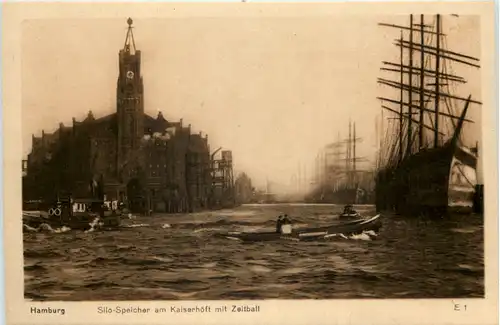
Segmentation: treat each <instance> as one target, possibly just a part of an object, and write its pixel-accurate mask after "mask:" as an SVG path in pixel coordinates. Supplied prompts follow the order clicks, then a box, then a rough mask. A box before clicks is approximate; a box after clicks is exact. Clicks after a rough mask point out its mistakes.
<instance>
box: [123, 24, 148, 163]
mask: <svg viewBox="0 0 500 325" xmlns="http://www.w3.org/2000/svg"><path fill="white" fill-rule="evenodd" d="M127 23H128V30H127V36H126V37H125V44H124V46H123V49H121V50H120V53H119V75H118V82H117V87H116V109H117V122H118V143H117V144H118V148H117V149H118V164H119V165H124V164H127V161H128V160H129V159H131V155H133V153H134V152H136V151H137V150H138V149H139V146H140V143H141V138H142V137H143V135H144V99H143V96H144V94H143V91H144V88H143V83H142V76H141V51H137V50H136V48H135V41H134V34H133V33H132V28H133V27H132V23H133V21H132V19H131V18H129V19H128V20H127Z"/></svg>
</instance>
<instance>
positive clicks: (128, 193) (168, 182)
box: [23, 18, 212, 212]
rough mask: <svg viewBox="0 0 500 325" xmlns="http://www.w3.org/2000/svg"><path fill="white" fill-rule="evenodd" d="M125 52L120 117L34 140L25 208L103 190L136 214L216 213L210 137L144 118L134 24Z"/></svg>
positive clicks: (89, 120) (118, 93) (176, 124)
mask: <svg viewBox="0 0 500 325" xmlns="http://www.w3.org/2000/svg"><path fill="white" fill-rule="evenodd" d="M128 25H129V28H128V31H127V36H126V40H125V45H124V48H123V49H121V50H120V51H119V74H118V81H117V88H116V112H115V113H112V114H110V115H107V116H104V117H101V118H95V117H94V116H93V114H92V112H91V111H90V112H89V113H88V116H87V118H85V119H84V120H83V121H80V122H78V121H76V120H75V118H73V125H72V126H64V125H63V124H62V123H60V124H59V129H58V130H56V131H55V132H54V133H52V134H47V133H45V132H44V131H42V136H41V137H35V136H34V135H33V138H32V149H31V153H30V154H29V155H28V159H27V161H26V162H23V165H24V164H25V165H26V166H23V167H25V168H26V175H25V176H23V198H24V200H39V199H42V200H52V199H54V198H55V197H56V196H57V195H60V194H61V192H64V193H70V194H71V195H72V196H73V197H75V198H76V197H82V198H85V197H89V193H90V192H89V191H91V189H92V188H93V186H92V184H94V185H95V184H100V186H99V187H100V188H101V189H102V191H103V192H104V194H105V195H106V198H107V199H111V200H113V199H118V200H121V201H123V202H125V203H128V205H129V207H130V208H131V210H133V211H137V212H139V211H141V212H144V211H150V210H153V211H157V212H189V211H196V210H200V209H205V208H209V207H210V194H211V188H212V174H211V157H210V148H209V145H208V137H207V136H205V137H202V135H201V133H200V134H192V133H191V127H190V125H189V126H187V127H186V126H184V125H183V123H182V119H181V120H180V122H169V121H167V120H165V118H164V117H163V115H162V114H161V112H160V113H158V116H156V117H151V116H149V115H147V114H145V113H144V87H143V79H142V75H141V51H138V50H136V48H135V41H134V36H133V33H132V26H131V25H132V20H131V19H130V18H129V19H128Z"/></svg>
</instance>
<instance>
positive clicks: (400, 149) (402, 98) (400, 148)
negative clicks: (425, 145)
mask: <svg viewBox="0 0 500 325" xmlns="http://www.w3.org/2000/svg"><path fill="white" fill-rule="evenodd" d="M401 42H403V31H401ZM399 50H400V51H399V61H400V63H401V73H400V78H401V85H403V84H404V76H405V74H404V70H403V65H404V61H403V58H404V57H403V47H402V46H401V47H400V48H399ZM399 90H400V92H399V100H400V103H399V162H400V163H401V162H402V161H403V156H404V152H403V150H404V149H403V122H404V120H403V116H404V104H403V103H404V94H403V91H404V90H403V86H401V87H400V88H399Z"/></svg>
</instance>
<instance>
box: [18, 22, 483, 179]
mask: <svg viewBox="0 0 500 325" xmlns="http://www.w3.org/2000/svg"><path fill="white" fill-rule="evenodd" d="M428 19H433V17H430V16H429V18H428ZM408 20H409V19H408V16H377V17H375V16H372V17H370V16H366V15H364V16H349V17H346V16H345V15H344V16H331V17H315V18H307V19H306V18H259V19H257V18H247V19H245V18H241V17H240V18H237V19H236V18H213V19H211V18H189V19H186V18H182V19H134V26H135V29H134V35H135V41H136V45H137V48H138V49H140V50H141V51H142V75H143V78H144V87H145V111H146V112H147V113H149V114H151V115H153V116H156V114H157V112H158V110H161V111H162V112H163V114H164V116H165V118H166V119H167V120H172V121H178V120H179V119H180V118H183V119H184V123H185V124H189V123H191V124H192V128H193V130H194V132H198V131H203V133H204V134H205V133H208V135H209V142H210V144H211V147H212V149H216V148H217V147H219V146H222V147H224V148H225V149H230V150H233V157H234V161H235V168H236V169H237V170H244V171H246V172H247V173H248V174H249V175H250V176H251V177H252V178H253V179H254V181H255V182H256V183H257V184H262V183H263V182H264V181H265V179H266V177H268V178H269V179H270V180H272V181H275V182H278V183H282V184H288V183H289V182H290V179H291V176H292V175H293V174H294V173H296V171H297V167H298V164H299V163H301V164H303V165H305V166H307V168H308V171H307V173H308V175H311V173H312V169H311V168H312V166H313V160H314V158H315V156H316V154H317V152H318V150H319V149H320V147H322V146H323V145H324V144H326V143H328V142H330V141H332V140H335V139H336V137H337V134H338V133H339V132H340V133H342V134H343V136H347V130H348V126H347V125H348V124H347V123H348V120H349V118H350V119H352V120H353V121H355V122H356V123H357V133H358V135H359V136H360V137H362V138H363V142H362V143H360V144H359V145H358V152H359V155H360V156H364V157H366V158H368V159H370V160H371V161H373V160H374V159H375V118H376V116H377V115H379V114H380V112H381V108H380V103H379V101H378V100H377V99H376V97H377V96H383V95H387V90H386V89H385V88H384V87H382V86H379V85H378V84H377V78H378V77H390V76H389V75H387V74H382V73H381V72H380V67H381V62H382V61H397V59H398V56H397V55H398V51H399V50H398V48H396V47H395V46H394V45H393V39H395V38H397V37H398V36H399V32H398V31H397V30H392V29H387V28H383V27H378V26H377V23H378V22H388V23H396V24H408ZM443 24H444V26H443V27H444V29H445V31H446V33H447V34H448V41H447V43H448V44H447V45H448V46H449V47H450V48H451V49H452V50H454V51H457V52H465V53H467V54H469V55H472V56H476V57H479V56H480V52H479V51H480V45H479V43H478V39H479V37H478V33H479V20H478V19H477V18H474V17H467V16H461V17H460V18H455V17H450V16H445V17H444V22H443ZM126 29H127V24H126V17H124V18H123V19H121V20H116V19H113V20H106V19H93V20H90V19H86V20H83V19H81V20H78V19H73V20H63V19H54V20H29V21H25V22H24V25H23V39H22V87H23V88H22V92H23V94H22V96H23V97H22V100H23V103H22V110H23V117H22V119H23V120H22V123H23V131H22V132H23V133H22V134H23V139H22V140H23V152H24V154H27V153H28V152H29V151H30V150H31V134H32V133H34V134H35V135H40V134H41V130H42V129H45V130H46V131H47V132H52V131H53V130H55V129H56V128H57V127H58V125H59V122H63V123H64V124H65V125H71V119H72V117H75V118H77V120H81V119H83V118H84V117H85V116H86V114H87V112H88V111H89V110H92V111H93V113H94V116H96V117H100V116H103V115H107V114H110V113H112V112H114V111H115V110H116V105H115V100H116V88H115V87H116V78H117V74H118V51H119V49H120V48H122V47H123V43H124V40H125V34H126ZM455 72H457V73H459V74H461V75H462V76H464V77H466V78H467V79H469V83H470V85H466V86H465V92H464V93H461V94H460V95H461V96H463V97H467V95H468V94H469V93H468V91H471V92H472V93H473V97H475V98H476V99H479V100H481V93H480V84H479V79H480V72H479V70H475V69H468V68H466V69H463V70H461V69H456V71H455ZM479 110H480V107H478V106H474V107H473V108H471V111H470V115H469V117H470V118H472V119H475V120H476V121H478V122H480V111H479ZM386 116H388V115H387V114H386ZM479 129H480V123H476V125H475V126H474V127H472V128H470V129H469V130H468V131H467V132H468V134H469V135H470V136H471V137H470V143H474V142H475V141H476V140H480V139H479V138H478V137H479V134H478V132H477V130H479Z"/></svg>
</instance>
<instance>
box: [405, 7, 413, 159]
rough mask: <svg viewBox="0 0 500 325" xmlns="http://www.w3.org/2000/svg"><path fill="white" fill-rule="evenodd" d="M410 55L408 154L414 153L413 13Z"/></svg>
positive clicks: (411, 18)
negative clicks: (412, 147)
mask: <svg viewBox="0 0 500 325" xmlns="http://www.w3.org/2000/svg"><path fill="white" fill-rule="evenodd" d="M408 56H409V63H408V64H409V66H410V69H408V84H409V85H410V88H409V89H408V103H409V105H408V139H406V140H407V147H406V153H407V155H411V154H412V150H411V143H412V139H413V138H412V120H413V111H412V107H413V98H412V94H413V90H412V86H413V69H412V67H413V15H410V44H409V49H408Z"/></svg>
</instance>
